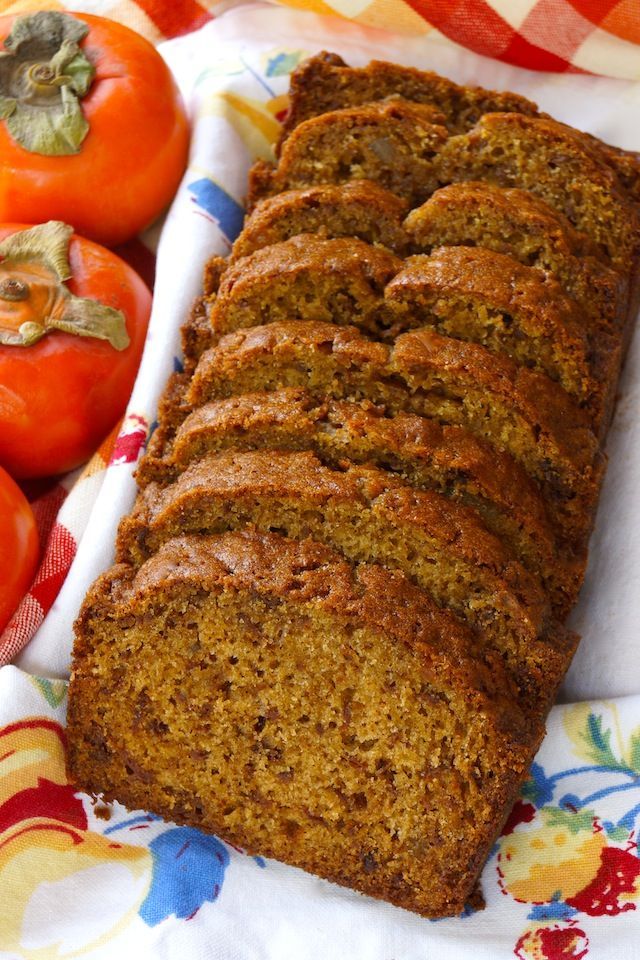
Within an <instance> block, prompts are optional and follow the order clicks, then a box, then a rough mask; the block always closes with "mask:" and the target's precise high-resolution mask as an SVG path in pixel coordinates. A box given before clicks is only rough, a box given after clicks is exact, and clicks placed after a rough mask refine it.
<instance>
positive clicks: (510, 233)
mask: <svg viewBox="0 0 640 960" xmlns="http://www.w3.org/2000/svg"><path fill="white" fill-rule="evenodd" d="M404 229H405V230H406V232H407V235H408V238H409V242H410V244H411V248H412V251H413V252H414V253H430V252H431V251H432V250H433V249H434V248H435V247H440V246H447V247H449V246H476V247H486V248H487V249H488V250H495V251H496V252H497V253H505V254H509V256H511V257H513V258H514V259H515V260H518V261H519V262H520V263H522V264H524V265H525V266H529V267H537V268H538V269H540V270H544V271H546V272H547V273H550V274H552V276H553V277H554V278H555V279H556V280H557V281H558V283H559V284H560V285H561V287H562V288H563V290H564V292H565V293H566V295H567V296H569V297H571V298H572V299H573V300H575V301H576V302H577V303H578V304H579V305H580V307H581V309H582V310H583V311H584V312H585V313H586V314H587V316H588V317H589V319H590V320H591V322H592V324H593V325H599V324H606V325H607V326H608V327H610V328H611V329H612V330H619V329H621V327H622V326H623V325H624V323H625V321H626V316H625V310H626V301H627V294H628V285H629V284H628V278H626V277H625V276H624V275H623V274H621V273H620V272H618V271H616V270H613V269H612V268H611V267H610V266H607V264H606V263H604V262H603V260H602V259H601V257H602V254H601V252H600V251H599V250H598V248H597V247H596V245H595V244H594V243H593V242H592V241H591V240H589V238H588V237H586V236H585V235H584V234H582V233H578V231H577V230H575V228H574V227H573V226H572V225H571V223H570V222H569V220H567V218H566V217H565V216H564V215H563V214H562V213H559V212H558V211H556V210H552V208H551V207H550V206H549V205H548V204H547V203H545V202H544V201H543V200H541V199H540V198H539V197H536V196H534V195H533V194H532V193H529V192H528V191H527V190H518V189H517V188H515V187H512V188H508V187H499V186H496V185H495V184H492V183H482V182H481V181H469V182H462V183H452V184H450V185H449V186H448V187H442V188H441V189H440V190H436V192H435V193H434V194H433V195H432V196H431V197H430V198H429V199H428V200H427V201H426V203H424V204H422V206H420V207H417V208H416V209H415V210H412V211H411V212H410V213H409V214H408V216H407V217H406V219H405V221H404Z"/></svg>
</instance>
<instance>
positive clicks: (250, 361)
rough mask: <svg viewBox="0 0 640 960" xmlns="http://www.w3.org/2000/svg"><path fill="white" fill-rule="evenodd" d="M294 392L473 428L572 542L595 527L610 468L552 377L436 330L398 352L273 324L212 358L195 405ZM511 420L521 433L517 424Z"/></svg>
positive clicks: (334, 333)
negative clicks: (517, 469)
mask: <svg viewBox="0 0 640 960" xmlns="http://www.w3.org/2000/svg"><path fill="white" fill-rule="evenodd" d="M284 386H290V387H293V386H304V387H307V388H308V389H309V390H310V391H311V392H312V393H313V394H314V395H316V396H323V395H324V396H331V397H333V398H334V399H363V398H364V399H368V400H371V401H372V402H373V403H380V404H383V405H384V406H385V407H386V408H387V411H388V412H389V413H392V414H393V413H398V412H402V411H404V412H413V413H418V414H420V415H423V416H425V415H426V416H430V417H432V418H434V419H437V420H440V421H441V422H449V423H455V424H457V425H460V426H464V427H467V428H468V429H470V431H471V432H472V433H474V434H476V435H478V436H480V437H483V438H484V439H486V440H488V441H489V442H490V443H492V444H493V445H495V446H497V447H498V449H501V450H505V451H506V452H509V453H510V454H511V455H512V456H513V457H514V458H515V459H516V460H517V461H519V462H521V463H522V465H523V467H524V468H525V470H526V471H527V473H529V475H530V476H532V477H533V478H534V479H535V480H536V482H537V483H538V484H539V485H540V486H541V489H542V490H543V491H544V493H545V496H546V497H547V498H548V499H547V502H548V504H549V510H550V514H551V516H552V517H553V520H554V523H557V524H559V525H560V528H561V529H562V530H563V531H564V535H565V536H566V538H567V539H568V540H570V541H571V542H573V543H580V542H581V541H582V540H583V539H584V536H585V535H586V533H587V531H588V530H589V529H590V526H591V523H592V517H593V510H594V506H595V501H596V499H597V491H598V487H599V481H600V475H601V470H602V464H601V461H600V459H599V454H598V442H597V440H596V438H595V436H594V434H593V433H592V432H591V430H590V429H589V426H588V421H587V418H586V415H585V414H584V412H583V411H581V410H580V409H579V407H577V406H576V405H575V404H574V403H573V402H572V400H571V398H570V397H569V396H568V394H565V392H564V391H563V390H561V389H560V388H559V387H558V386H557V385H556V384H554V383H553V382H552V381H550V380H548V378H547V377H545V376H543V375H542V374H538V373H535V372H532V371H529V370H526V369H525V368H522V367H518V366H516V365H515V364H514V363H512V362H511V361H510V360H509V359H508V358H506V357H497V356H494V355H493V354H490V353H489V351H487V350H485V349H484V348H483V347H480V346H479V345H477V344H470V343H463V342H461V341H454V340H450V339H449V338H447V337H441V336H440V335H439V334H436V333H435V332H433V331H430V330H417V331H412V332H411V333H406V334H403V335H402V336H400V337H398V339H397V341H396V344H395V346H394V347H393V348H390V347H387V346H385V345H383V344H381V343H373V342H371V341H368V340H365V339H364V337H362V336H360V335H359V334H358V332H357V331H356V330H354V329H353V328H349V327H336V326H335V325H333V324H316V323H304V322H300V321H299V322H290V323H277V324H269V325H267V326H264V327H254V328H253V329H249V330H241V331H237V332H236V333H234V334H228V335H227V336H226V337H224V338H223V339H222V340H221V341H220V343H219V344H218V346H217V347H216V348H213V349H212V350H209V351H207V352H206V353H205V354H203V356H202V358H201V360H200V363H199V365H198V368H197V369H196V372H195V375H194V378H193V380H192V383H191V388H190V394H189V400H190V402H191V403H192V404H193V406H197V405H199V404H202V403H206V402H208V401H210V400H212V399H217V398H222V397H227V396H234V395H237V394H238V393H245V392H248V391H253V390H262V389H268V390H270V389H276V388H279V387H284ZM511 415H513V416H515V417H517V418H518V421H517V422H518V424H519V426H515V425H514V424H513V422H512V425H511V426H509V417H510V416H511ZM520 418H521V419H520ZM567 511H568V513H567V515H566V516H565V512H567Z"/></svg>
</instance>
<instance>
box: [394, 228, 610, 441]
mask: <svg viewBox="0 0 640 960" xmlns="http://www.w3.org/2000/svg"><path fill="white" fill-rule="evenodd" d="M385 299H386V302H387V304H388V305H389V307H390V313H392V314H395V313H396V312H397V313H398V317H397V321H396V322H397V325H398V326H399V327H402V326H409V325H410V326H412V327H414V326H422V325H428V326H433V327H434V329H436V330H438V332H440V333H443V334H445V335H447V336H448V337H454V338H456V339H457V338H460V339H462V340H471V341H476V342H478V343H482V344H483V345H484V346H486V347H487V348H488V349H489V350H491V351H492V352H495V353H504V354H505V355H506V356H508V357H511V359H512V360H514V361H515V362H516V363H520V364H523V365H524V366H526V367H528V368H530V369H533V370H539V371H540V372H541V373H545V374H546V375H547V376H548V377H550V379H552V380H554V381H556V382H557V383H559V384H560V385H561V386H562V387H563V388H564V389H565V390H566V391H567V392H568V393H570V394H572V396H574V397H575V398H576V399H577V401H578V402H579V403H580V405H581V406H582V407H583V408H584V409H585V410H587V412H588V414H589V417H590V419H591V422H592V423H593V425H594V431H595V432H596V433H597V434H598V435H601V434H603V433H604V431H605V430H606V428H607V427H608V424H609V420H610V416H611V412H612V409H613V401H614V396H615V386H616V383H617V377H618V371H619V367H620V353H621V342H622V340H621V335H620V334H619V333H618V334H617V335H616V334H615V333H613V332H611V333H609V332H608V330H607V329H606V328H605V330H603V329H602V327H601V326H599V327H597V328H596V329H595V330H594V329H593V328H591V329H590V326H591V325H590V323H589V320H588V317H585V315H584V312H583V311H581V310H580V309H579V308H578V306H577V304H576V302H575V301H574V300H570V299H569V298H568V297H567V296H566V295H565V294H564V293H563V291H562V288H561V286H560V285H559V284H558V283H557V281H556V280H554V279H553V277H551V276H549V275H548V274H545V273H543V272H542V271H540V270H538V269H536V268H534V267H526V266H524V265H522V264H521V263H519V262H518V261H517V260H514V259H513V257H510V256H508V255H507V254H503V253H496V252H495V251H493V250H487V249H485V248H484V247H464V246H459V247H438V248H437V249H435V250H434V251H433V252H432V253H431V254H430V255H429V256H424V255H418V256H415V257H411V258H410V259H409V260H407V261H405V265H404V267H403V269H402V270H401V271H400V272H399V273H398V274H396V276H395V278H394V279H393V280H392V281H391V282H390V283H389V284H388V286H387V288H386V290H385ZM405 318H406V319H405ZM403 321H404V322H403Z"/></svg>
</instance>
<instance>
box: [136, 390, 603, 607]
mask: <svg viewBox="0 0 640 960" xmlns="http://www.w3.org/2000/svg"><path fill="white" fill-rule="evenodd" d="M228 449H234V450H311V451H313V453H315V454H316V456H318V457H319V459H320V460H321V461H322V462H323V463H326V464H329V465H330V466H334V467H337V466H341V465H342V464H343V463H344V461H345V460H347V459H348V460H351V461H352V462H354V463H360V464H367V463H369V464H371V465H372V466H376V467H381V468H383V469H385V470H390V471H392V472H393V473H394V474H397V475H398V476H400V477H401V478H402V479H403V480H405V481H406V482H407V483H410V484H411V485H412V486H415V487H417V488H418V489H419V490H436V491H437V492H438V493H441V494H443V495H444V496H447V497H451V498H452V499H453V500H457V501H458V502H460V503H462V504H464V505H465V506H468V507H471V508H472V509H474V510H475V511H476V513H478V515H479V516H480V518H481V519H482V522H483V523H484V525H485V526H486V527H487V529H488V530H490V531H491V532H492V533H493V534H494V535H495V536H497V537H499V538H501V539H502V540H504V542H505V543H506V545H507V546H508V547H509V549H510V550H511V551H512V552H513V554H514V556H516V557H517V558H518V559H519V560H520V562H521V563H522V564H523V565H524V566H525V567H526V568H527V569H528V570H530V571H531V572H532V573H534V574H535V575H536V576H537V577H539V578H540V579H541V580H542V581H543V583H544V584H545V587H546V589H547V590H548V591H549V592H550V595H551V598H552V604H553V606H554V609H555V611H556V613H557V614H558V615H560V616H561V615H562V614H564V613H566V612H567V611H568V610H569V609H570V608H571V606H573V603H574V602H575V598H576V596H577V593H578V590H579V588H580V583H581V582H582V575H583V572H584V563H585V556H584V554H583V555H582V556H581V557H571V556H570V555H569V556H567V553H570V552H569V551H567V550H566V548H562V546H560V545H559V544H558V543H557V541H556V538H555V537H554V535H553V531H552V529H551V526H550V524H549V520H548V518H547V515H546V510H545V506H544V502H543V501H542V498H541V497H540V494H539V492H538V490H537V489H536V487H535V485H534V484H532V482H531V480H530V479H529V478H528V477H527V475H526V474H525V473H524V471H523V470H522V469H521V468H520V467H519V466H518V465H517V464H516V463H515V461H514V460H513V459H512V458H511V457H509V456H507V455H505V454H503V453H499V452H498V451H496V449H495V447H492V446H490V445H489V444H487V443H485V442H483V441H482V440H479V439H478V438H477V437H474V436H473V434H471V433H469V432H468V431H467V430H464V429H463V428H462V427H446V426H444V427H443V426H441V425H440V424H439V423H437V422H436V421H435V420H427V419H426V418H424V417H417V416H415V415H413V414H405V413H399V414H398V415H397V416H395V417H386V416H385V415H384V412H383V410H382V409H381V408H379V407H375V406H373V405H372V404H370V403H366V402H364V403H351V402H349V401H335V400H324V401H319V400H316V399H315V398H314V397H313V396H312V395H311V394H310V393H309V392H308V391H306V390H304V389H302V388H285V389H283V390H275V391H273V392H272V393H264V392H263V393H250V394H244V395H242V396H239V397H231V398H230V399H228V400H219V401H218V402H213V403H208V404H205V405H204V406H202V407H198V408H197V409H196V410H194V411H193V412H192V413H191V414H190V415H189V416H188V417H187V418H186V420H185V421H184V423H183V424H182V426H181V427H180V428H179V430H178V432H177V435H176V437H175V440H173V442H172V443H169V444H167V446H166V447H165V448H164V449H163V450H161V451H159V450H158V451H155V456H153V455H152V454H150V453H149V452H148V453H147V455H146V456H145V458H144V460H143V464H142V465H141V467H140V468H139V474H141V476H139V481H138V482H139V483H140V482H141V481H142V482H141V485H142V486H146V484H147V483H149V482H151V481H156V482H157V483H160V484H162V485H165V484H167V483H171V482H173V481H174V480H176V479H177V478H178V476H179V474H180V473H181V472H182V471H183V470H184V469H185V468H186V467H188V466H190V464H192V463H194V462H195V461H196V460H199V459H201V458H202V457H205V456H207V455H208V454H210V453H214V452H219V451H222V450H228Z"/></svg>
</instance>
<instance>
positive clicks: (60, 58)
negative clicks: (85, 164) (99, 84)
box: [0, 11, 95, 157]
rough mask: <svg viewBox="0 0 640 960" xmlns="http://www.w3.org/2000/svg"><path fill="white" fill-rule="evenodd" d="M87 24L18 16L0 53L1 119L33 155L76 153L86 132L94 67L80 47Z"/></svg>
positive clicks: (54, 15) (51, 15)
mask: <svg viewBox="0 0 640 960" xmlns="http://www.w3.org/2000/svg"><path fill="white" fill-rule="evenodd" d="M88 32H89V27H88V26H87V24H86V23H83V22H82V21H81V20H78V19H76V17H72V16H70V15H69V14H68V13H60V12H57V11H41V12H40V13H35V14H29V15H27V16H23V17H17V18H16V20H15V22H14V24H13V29H12V30H11V33H10V34H9V36H8V37H7V39H6V40H5V42H4V46H5V49H4V51H2V52H0V120H4V122H5V123H6V125H7V130H8V131H9V133H10V134H11V136H12V137H13V139H14V140H15V141H16V142H17V143H19V144H20V146H21V147H24V149H25V150H28V151H29V152H31V153H39V154H42V155H44V156H54V157H60V156H65V155H68V154H73V153H78V152H79V150H80V146H81V144H82V142H83V140H84V138H85V137H86V135H87V133H88V132H89V124H88V122H87V120H86V117H85V116H84V113H83V111H82V106H81V103H80V101H81V99H82V97H83V96H84V95H85V94H86V93H87V92H88V90H89V88H90V86H91V83H92V81H93V78H94V75H95V68H94V66H93V64H92V63H91V62H90V61H89V60H88V58H87V56H86V55H85V53H84V51H83V50H81V49H80V46H79V43H80V41H81V40H83V39H84V38H85V37H86V35H87V34H88Z"/></svg>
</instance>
